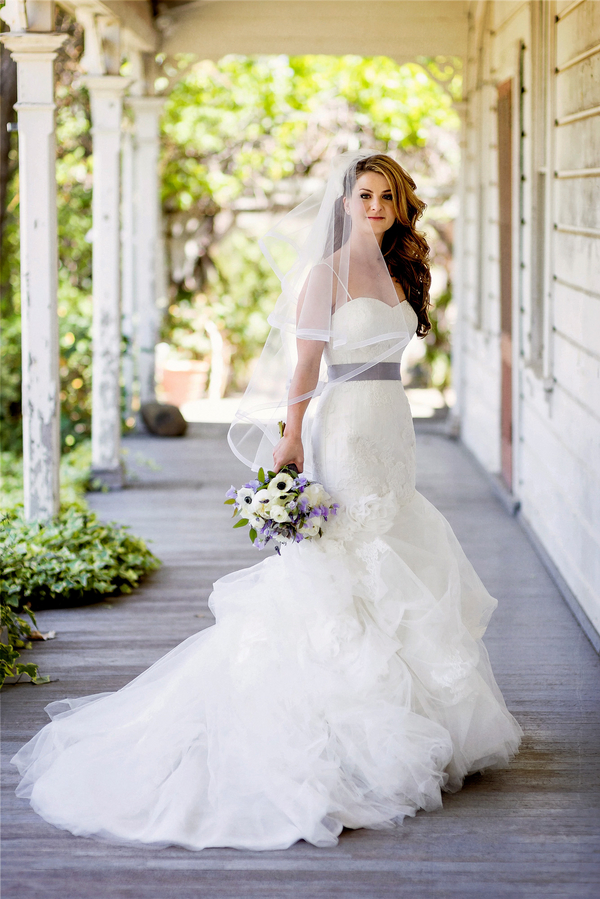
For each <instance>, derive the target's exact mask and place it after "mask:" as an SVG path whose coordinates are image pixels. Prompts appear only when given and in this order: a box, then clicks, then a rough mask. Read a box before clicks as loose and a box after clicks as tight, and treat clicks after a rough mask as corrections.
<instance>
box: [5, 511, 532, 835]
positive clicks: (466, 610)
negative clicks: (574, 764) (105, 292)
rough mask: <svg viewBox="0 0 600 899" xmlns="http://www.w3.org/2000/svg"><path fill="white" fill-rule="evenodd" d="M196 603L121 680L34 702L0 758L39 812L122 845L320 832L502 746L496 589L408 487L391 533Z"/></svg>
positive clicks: (501, 752) (413, 805)
mask: <svg viewBox="0 0 600 899" xmlns="http://www.w3.org/2000/svg"><path fill="white" fill-rule="evenodd" d="M210 606H211V609H212V610H213V612H214V614H215V617H216V621H217V623H216V625H215V626H213V627H210V628H207V629H206V630H203V631H201V632H200V633H198V634H195V635H194V636H192V637H190V638H189V639H188V640H186V641H185V642H183V643H182V644H180V645H179V646H177V647H176V648H175V649H173V650H172V652H170V653H168V654H167V655H166V656H164V657H163V658H162V659H160V660H159V661H158V662H156V664H155V665H153V666H152V667H151V668H149V669H148V670H147V671H145V672H144V673H143V674H141V675H140V676H139V677H137V678H136V679H135V680H133V681H132V682H131V683H129V684H128V685H127V686H125V687H124V688H123V689H121V690H119V691H118V692H116V693H105V694H100V695H96V696H89V697H85V698H82V699H74V700H70V699H67V700H64V701H62V702H55V703H52V704H51V705H50V706H48V709H47V711H48V713H49V715H50V717H51V718H52V721H51V722H50V723H49V724H48V725H47V726H46V727H45V728H44V729H43V730H41V731H40V732H39V733H38V734H37V735H36V736H35V737H34V738H33V739H32V740H31V741H30V742H29V743H28V744H27V745H26V746H24V747H23V748H22V749H21V750H20V751H19V752H18V753H17V755H16V756H15V757H14V759H13V762H14V763H15V764H16V765H17V766H18V768H19V771H20V772H21V774H22V781H21V783H20V786H19V788H18V791H17V792H18V795H19V796H24V797H28V798H29V799H30V801H31V805H32V806H33V808H34V809H35V811H36V812H37V813H38V814H40V815H41V816H42V817H43V818H45V819H46V820H47V821H49V822H51V823H52V824H54V825H55V826H57V827H60V828H64V829H65V830H69V831H71V832H72V833H74V834H79V835H84V836H92V835H93V836H96V837H101V838H106V839H110V840H115V841H119V842H129V843H138V844H151V845H158V846H166V845H170V844H177V845H180V846H184V847H187V848H189V849H194V850H198V849H202V848H204V847H208V846H229V847H237V848H240V849H254V850H261V849H284V848H286V847H288V846H290V845H291V844H293V843H294V842H296V841H297V840H299V839H305V840H307V841H309V842H311V843H313V844H315V845H316V846H327V845H332V844H335V843H336V842H337V837H338V835H339V833H340V832H341V830H342V828H343V827H351V828H358V827H372V828H379V827H388V826H392V825H393V824H394V823H398V822H400V821H401V820H402V818H403V817H404V816H406V815H414V814H415V813H416V811H417V810H418V809H428V810H430V809H435V808H438V807H439V806H440V805H441V801H442V800H441V795H442V790H443V789H446V790H457V789H459V788H460V786H461V783H462V780H463V778H464V777H465V775H466V774H468V773H470V772H475V771H480V770H482V769H485V768H499V767H503V766H505V765H506V764H507V763H508V761H509V759H510V758H511V756H513V755H514V753H515V752H516V751H517V748H518V745H519V740H520V735H521V729H520V727H519V725H518V724H517V722H516V721H515V719H514V718H513V717H512V716H511V715H510V713H509V712H508V710H507V708H506V705H505V703H504V700H503V698H502V695H501V693H500V691H499V689H498V687H497V685H496V682H495V680H494V677H493V674H492V671H491V667H490V663H489V660H488V656H487V653H486V650H485V647H484V646H483V644H482V643H481V637H482V635H483V633H484V630H485V627H486V624H487V622H488V620H489V617H490V615H491V613H492V611H493V609H494V607H495V600H493V599H492V598H491V597H490V595H489V594H488V593H487V591H486V590H485V588H484V586H483V584H482V583H481V581H480V580H479V578H478V577H477V575H476V573H475V571H474V570H473V568H472V566H471V564H470V563H469V562H468V560H467V559H466V557H465V555H464V553H463V551H462V549H461V547H460V545H459V544H458V542H457V540H456V538H455V536H454V534H453V532H452V530H451V529H450V527H449V525H448V523H447V522H446V520H445V519H444V517H443V516H442V515H441V514H440V513H439V512H438V511H437V510H436V509H435V508H434V507H433V506H432V505H431V504H430V503H429V502H428V501H427V500H426V499H425V498H424V497H423V496H421V495H420V494H418V493H415V494H414V495H413V497H412V499H411V500H410V501H409V502H408V503H407V504H406V505H405V506H404V507H403V508H402V509H401V510H400V511H399V513H398V514H397V515H396V516H395V517H394V519H393V522H391V526H390V527H389V529H388V530H387V532H386V533H369V532H368V531H366V530H364V529H363V530H362V531H361V530H359V531H357V532H354V533H352V534H350V535H349V536H347V539H340V538H339V535H338V537H337V538H336V537H335V533H334V531H333V530H332V536H331V537H330V538H323V539H322V540H319V541H306V542H305V543H303V544H300V545H293V546H289V547H286V548H284V550H283V552H282V554H281V556H280V557H268V558H266V559H264V560H263V561H262V562H260V563H259V564H258V565H255V566H254V567H252V568H249V569H246V570H242V571H238V572H235V573H234V574H230V575H228V576H226V577H224V578H222V579H221V580H220V581H218V582H217V583H216V584H215V588H214V592H213V594H212V596H211V599H210Z"/></svg>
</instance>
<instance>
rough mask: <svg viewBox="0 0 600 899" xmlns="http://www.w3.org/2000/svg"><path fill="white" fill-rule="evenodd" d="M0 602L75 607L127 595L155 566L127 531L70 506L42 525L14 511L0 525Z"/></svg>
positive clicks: (156, 560) (149, 553)
mask: <svg viewBox="0 0 600 899" xmlns="http://www.w3.org/2000/svg"><path fill="white" fill-rule="evenodd" d="M0 554H1V555H2V572H1V574H0V591H1V592H2V597H3V602H8V603H9V604H10V605H11V606H13V607H14V608H22V607H23V606H24V605H25V603H28V602H33V603H34V604H35V606H36V607H39V605H40V604H43V603H44V602H54V603H56V602H58V603H60V605H69V604H71V603H73V604H75V603H78V602H82V601H85V600H86V599H89V598H90V597H91V596H92V595H94V594H111V593H131V591H132V590H133V588H134V587H137V586H138V584H139V582H140V580H141V579H142V577H143V576H144V575H145V574H147V573H148V572H149V571H153V570H154V569H155V568H158V566H159V565H160V562H159V561H158V559H157V558H156V557H155V556H154V555H153V554H152V553H151V552H150V550H149V549H148V548H147V546H146V544H145V543H144V541H143V540H141V539H140V538H139V537H134V536H133V535H131V534H130V533H129V530H128V528H127V527H125V526H122V525H117V524H114V523H110V524H107V523H105V522H102V521H100V520H99V518H98V516H97V515H96V514H95V513H94V512H91V511H88V510H86V509H82V508H80V507H78V506H73V507H70V508H67V509H65V510H64V511H62V512H61V513H60V515H58V516H57V518H56V519H54V520H53V521H51V522H49V523H48V524H43V523H40V522H26V521H24V520H23V519H22V517H21V516H20V514H19V513H18V511H17V510H13V511H12V512H9V513H8V514H7V515H6V516H5V517H4V519H3V520H2V522H1V523H0Z"/></svg>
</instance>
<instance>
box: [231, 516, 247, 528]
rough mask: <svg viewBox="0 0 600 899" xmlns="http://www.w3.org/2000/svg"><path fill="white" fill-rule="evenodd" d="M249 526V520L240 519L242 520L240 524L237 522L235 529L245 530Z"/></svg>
mask: <svg viewBox="0 0 600 899" xmlns="http://www.w3.org/2000/svg"><path fill="white" fill-rule="evenodd" d="M247 524H248V519H247V518H240V520H239V521H238V522H236V524H234V528H243V527H245V526H246V525H247Z"/></svg>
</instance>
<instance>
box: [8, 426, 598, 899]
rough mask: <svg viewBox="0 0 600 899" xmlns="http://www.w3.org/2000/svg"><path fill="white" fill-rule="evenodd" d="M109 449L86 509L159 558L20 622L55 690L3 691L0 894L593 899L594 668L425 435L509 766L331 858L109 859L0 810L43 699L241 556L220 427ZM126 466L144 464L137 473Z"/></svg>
mask: <svg viewBox="0 0 600 899" xmlns="http://www.w3.org/2000/svg"><path fill="white" fill-rule="evenodd" d="M126 447H127V448H128V450H129V459H130V464H131V467H132V468H133V469H135V470H137V472H138V477H139V480H138V481H137V482H135V483H134V485H133V486H131V487H130V488H128V489H126V490H125V491H123V492H120V493H112V494H96V495H94V496H93V497H92V504H93V506H94V507H95V508H96V509H97V510H98V511H99V512H100V513H101V514H102V515H103V516H104V517H106V518H110V519H116V520H118V521H121V522H125V523H127V524H130V525H131V527H132V528H133V531H134V532H135V533H137V534H140V535H143V536H144V537H146V538H148V539H149V540H151V541H153V543H152V546H153V548H154V550H155V552H156V553H157V554H158V555H159V557H160V558H161V559H162V560H163V563H164V564H163V567H162V569H161V570H160V571H158V572H157V573H156V574H154V575H153V576H152V577H151V578H149V579H148V580H147V582H146V584H145V586H144V587H143V589H141V590H139V591H138V592H137V593H136V594H135V595H133V596H130V597H123V598H117V599H110V600H109V601H107V602H102V603H98V604H97V605H93V606H88V607H86V608H80V609H74V610H60V611H59V610H55V611H52V610H49V611H45V612H42V613H39V624H40V627H41V629H42V630H44V631H45V630H51V629H53V630H56V631H57V632H58V636H57V638H56V639H55V640H54V641H51V642H48V643H45V644H41V645H37V646H36V648H35V649H34V650H33V651H32V653H31V654H30V657H31V656H33V657H34V658H35V660H36V661H37V662H39V664H40V668H41V670H42V671H44V672H45V673H50V674H51V675H52V676H53V677H56V678H57V680H55V681H54V682H53V683H51V684H49V685H47V686H41V687H33V686H30V685H19V686H16V687H8V688H6V689H5V690H4V691H3V693H4V695H3V697H2V705H3V739H4V745H3V793H2V797H3V803H2V805H3V828H2V830H3V856H4V858H3V889H2V896H3V899H126V897H127V899H129V897H131V899H168V897H177V899H191V897H194V899H196V897H199V899H213V897H214V899H217V897H218V899H266V897H272V899H288V897H289V899H292V897H293V899H323V897H336V899H337V897H340V899H359V897H361V899H379V897H395V899H404V897H411V899H466V897H477V899H479V897H482V899H483V897H485V899H501V897H511V899H516V897H527V899H529V897H544V899H555V897H561V899H584V897H585V899H592V897H594V899H597V897H598V896H600V861H599V859H598V850H599V848H600V816H599V812H598V808H599V805H600V803H599V798H600V776H599V775H600V757H599V751H600V716H599V715H598V712H599V710H600V691H599V689H598V688H599V683H600V678H599V671H600V662H599V659H598V657H597V656H596V654H595V652H594V650H593V649H592V647H591V645H590V644H589V642H588V640H587V638H586V637H585V635H584V634H583V632H582V631H581V630H580V628H579V626H578V625H577V623H576V622H575V620H574V618H573V616H572V615H571V612H570V611H569V609H568V608H567V606H566V605H565V604H564V602H563V600H562V599H561V597H560V595H559V594H558V592H557V590H556V588H555V586H554V584H553V583H552V581H551V580H550V578H549V577H548V575H547V573H546V571H545V570H544V568H543V567H542V565H541V563H540V561H539V560H538V557H537V556H536V555H535V553H534V551H533V549H532V548H531V546H530V544H529V543H528V541H527V539H526V537H525V536H524V534H523V532H522V531H521V529H520V527H519V525H518V523H517V522H516V521H515V520H514V519H512V518H511V517H509V516H508V514H507V513H506V512H505V510H504V508H503V507H502V506H501V505H500V504H499V502H498V501H497V500H496V499H495V498H494V497H493V495H492V494H491V493H490V490H489V488H488V485H487V482H486V481H485V479H484V478H483V477H482V475H481V474H480V472H479V471H478V470H477V469H476V468H475V467H474V466H473V463H472V462H471V460H470V458H469V456H468V455H467V454H466V453H465V452H464V450H463V449H462V448H461V446H460V445H459V444H457V443H454V442H451V441H448V440H446V439H445V438H443V437H441V436H438V435H435V434H432V433H419V435H418V453H419V460H420V474H419V487H420V489H421V491H422V492H423V493H424V494H425V495H426V496H427V497H428V498H429V499H431V500H432V501H433V502H434V503H435V504H436V505H437V506H438V507H439V508H440V509H441V511H442V512H443V513H444V514H445V515H446V516H447V517H448V519H449V520H450V523H451V524H452V526H453V527H454V529H455V531H456V533H457V535H458V537H459V539H460V540H461V542H462V544H463V546H464V548H465V550H466V552H467V554H468V556H469V557H470V558H471V560H472V561H473V563H474V565H475V567H476V568H477V570H478V572H479V574H480V575H481V577H482V578H483V580H484V581H485V583H486V585H487V586H488V588H489V589H490V590H491V592H492V593H493V594H494V595H495V596H497V597H498V599H499V600H500V605H499V608H498V610H497V612H496V614H495V616H494V618H493V620H492V623H491V626H490V628H489V630H488V636H487V639H486V643H487V646H488V649H489V651H490V655H491V657H492V662H493V664H494V669H495V672H496V675H497V679H498V681H499V684H500V687H501V689H502V690H503V692H504V695H505V697H506V701H507V703H508V706H509V708H510V709H511V711H512V712H513V713H514V714H515V715H516V717H517V718H518V720H519V721H520V723H521V725H522V726H523V728H524V730H525V734H526V736H525V741H524V745H523V749H522V752H521V753H520V754H519V756H518V757H517V759H516V760H515V762H514V763H513V765H512V767H511V768H510V769H509V770H507V771H504V772H496V773H493V774H488V775H485V776H476V777H473V778H470V779H469V781H468V783H467V784H466V786H465V788H464V789H463V790H462V792H460V793H457V794H455V795H448V796H446V798H445V801H444V808H443V809H442V810H440V811H439V812H435V813H430V814H425V813H419V814H418V815H417V817H416V818H414V819H408V820H407V821H406V822H405V824H404V826H402V827H400V828H397V829H396V830H393V831H382V832H378V831H368V830H360V831H348V832H345V833H344V834H343V835H342V837H341V839H340V843H339V845H338V846H337V847H335V848H333V849H316V848H314V847H312V846H309V845H307V844H305V843H299V844H297V845H296V846H294V847H292V848H291V849H289V850H287V851H285V852H264V853H251V852H240V851H236V850H229V849H219V850H216V849H212V850H210V849H209V850H204V851H203V852H199V853H193V852H188V851H186V850H184V849H177V848H169V849H163V850H160V851H155V850H150V851H149V850H144V849H130V848H124V847H120V846H114V845H110V844H105V843H100V842H95V841H92V840H85V839H80V838H76V837H73V836H71V835H70V834H67V833H63V832H61V831H58V830H55V829H54V828H52V827H51V826H50V825H48V824H46V823H45V822H44V821H42V820H41V819H39V818H38V817H37V816H36V815H35V814H34V813H33V812H32V811H31V809H30V808H29V806H28V805H27V803H26V802H25V801H19V800H17V799H16V798H15V796H14V787H15V784H16V775H15V773H13V772H14V769H13V768H12V766H10V765H8V759H9V758H10V756H11V755H12V754H13V752H14V751H15V750H16V749H17V748H18V747H19V746H21V745H22V743H23V742H25V741H26V740H27V739H29V738H30V737H31V736H32V735H33V734H34V733H35V732H36V731H37V730H38V729H39V728H40V727H41V726H42V725H43V724H44V723H45V721H46V720H47V718H46V715H45V713H44V711H43V707H44V705H46V704H47V703H48V702H51V701H53V700H55V699H60V698H62V697H64V696H71V697H73V696H82V695H86V694H89V693H96V692H100V691H105V690H113V689H118V688H119V687H121V686H122V685H123V684H125V683H126V682H127V681H129V680H130V679H131V678H132V677H133V676H135V675H136V674H138V673H139V672H140V671H142V670H143V669H144V668H146V667H147V666H148V665H150V664H151V663H152V662H154V661H155V660H156V659H157V658H159V657H160V656H161V655H163V654H164V653H165V652H166V651H168V650H169V649H170V648H171V647H172V646H173V645H175V644H176V643H178V642H179V641H180V640H182V639H184V638H185V637H187V636H188V635H189V634H191V633H193V632H194V631H196V630H197V629H199V628H203V627H207V626H209V625H210V624H211V623H212V618H211V615H210V613H209V612H208V610H207V606H206V601H207V598H208V595H209V593H210V589H211V584H212V582H213V581H214V580H216V579H217V578H218V577H220V576H221V575H223V574H225V573H226V572H228V571H231V570H234V569H237V568H240V567H243V566H247V565H250V564H254V563H255V562H256V561H257V555H256V553H255V551H254V550H253V549H252V548H251V547H250V544H249V542H248V540H247V537H246V536H245V535H242V534H240V532H239V531H237V532H236V531H232V530H231V529H230V521H229V514H228V512H227V510H226V507H224V506H222V505H221V503H222V498H223V493H224V491H225V489H226V488H227V487H228V486H229V485H230V484H231V483H234V484H237V483H240V482H241V480H242V479H243V478H245V475H246V470H245V469H244V468H243V467H242V466H241V465H240V464H239V463H237V462H236V461H235V460H234V459H233V457H232V455H231V453H230V452H229V451H228V449H227V447H226V444H225V440H224V436H223V429H222V428H220V427H218V426H212V428H211V426H194V427H193V429H192V434H191V435H188V437H186V438H185V439H183V440H176V439H175V440H160V439H153V438H150V437H135V438H129V439H128V440H127V441H126ZM138 454H142V455H143V456H144V457H146V458H151V459H153V460H155V461H156V462H157V463H158V464H159V465H160V466H161V469H160V470H158V471H154V470H150V469H148V468H147V467H143V466H140V464H139V459H137V458H136V455H138Z"/></svg>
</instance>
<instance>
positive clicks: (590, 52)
mask: <svg viewBox="0 0 600 899" xmlns="http://www.w3.org/2000/svg"><path fill="white" fill-rule="evenodd" d="M596 53H600V44H594V46H593V47H589V48H588V49H587V50H584V51H583V53H578V54H577V56H573V57H572V58H571V59H568V60H567V61H566V62H563V63H561V64H560V65H559V66H556V69H555V71H556V74H557V75H561V74H562V73H563V72H565V71H566V70H567V69H570V68H572V66H576V65H577V64H578V63H580V62H583V61H584V60H585V59H589V58H590V56H595V55H596Z"/></svg>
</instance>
